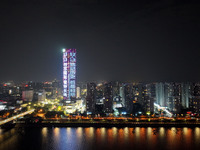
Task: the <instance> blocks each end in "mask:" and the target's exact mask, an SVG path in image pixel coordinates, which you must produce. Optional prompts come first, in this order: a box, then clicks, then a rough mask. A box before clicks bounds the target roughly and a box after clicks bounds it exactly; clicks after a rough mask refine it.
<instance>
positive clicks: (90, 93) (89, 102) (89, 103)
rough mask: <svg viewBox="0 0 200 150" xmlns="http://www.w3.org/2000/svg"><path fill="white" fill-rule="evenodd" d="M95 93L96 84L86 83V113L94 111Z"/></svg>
mask: <svg viewBox="0 0 200 150" xmlns="http://www.w3.org/2000/svg"><path fill="white" fill-rule="evenodd" d="M96 93H97V90H96V84H95V83H88V84H87V96H86V110H87V114H94V113H95V103H96Z"/></svg>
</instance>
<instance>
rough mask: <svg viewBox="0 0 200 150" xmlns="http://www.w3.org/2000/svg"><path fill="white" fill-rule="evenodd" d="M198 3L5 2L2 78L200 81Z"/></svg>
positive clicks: (0, 28) (0, 12) (1, 9)
mask: <svg viewBox="0 0 200 150" xmlns="http://www.w3.org/2000/svg"><path fill="white" fill-rule="evenodd" d="M132 1H134V0H132ZM198 1H199V0H196V1H194V0H188V1H186V0H139V2H136V1H135V2H131V1H127V0H57V1H56V0H29V1H27V0H16V1H11V0H4V2H3V1H2V0H1V2H0V81H6V80H14V81H28V80H32V81H49V80H53V79H54V78H57V79H62V48H76V49H77V79H78V81H94V80H97V81H99V80H120V81H178V82H179V81H200V55H199V51H200V3H199V2H198Z"/></svg>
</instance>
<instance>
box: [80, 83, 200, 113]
mask: <svg viewBox="0 0 200 150" xmlns="http://www.w3.org/2000/svg"><path fill="white" fill-rule="evenodd" d="M78 88H79V87H78ZM82 90H84V89H82ZM158 105H159V108H158V107H157V106H158ZM160 108H164V109H165V110H166V111H168V112H171V113H172V114H181V113H183V114H185V113H189V114H199V113H200V83H189V82H188V83H174V82H173V83H167V82H159V83H119V82H106V83H100V84H96V83H87V94H86V111H87V113H88V114H101V113H115V114H131V115H135V116H137V115H139V114H145V115H146V114H147V115H148V114H149V115H150V114H158V115H165V113H166V112H163V111H161V110H160Z"/></svg>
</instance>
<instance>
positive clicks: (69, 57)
mask: <svg viewBox="0 0 200 150" xmlns="http://www.w3.org/2000/svg"><path fill="white" fill-rule="evenodd" d="M75 97H76V49H74V48H72V49H63V99H65V100H71V98H75Z"/></svg>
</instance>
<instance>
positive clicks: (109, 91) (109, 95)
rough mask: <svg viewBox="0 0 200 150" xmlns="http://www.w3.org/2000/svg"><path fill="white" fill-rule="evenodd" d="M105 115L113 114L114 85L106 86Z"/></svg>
mask: <svg viewBox="0 0 200 150" xmlns="http://www.w3.org/2000/svg"><path fill="white" fill-rule="evenodd" d="M103 99H104V108H103V111H104V113H112V112H113V88H112V83H111V82H109V83H105V84H104V97H103Z"/></svg>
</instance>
